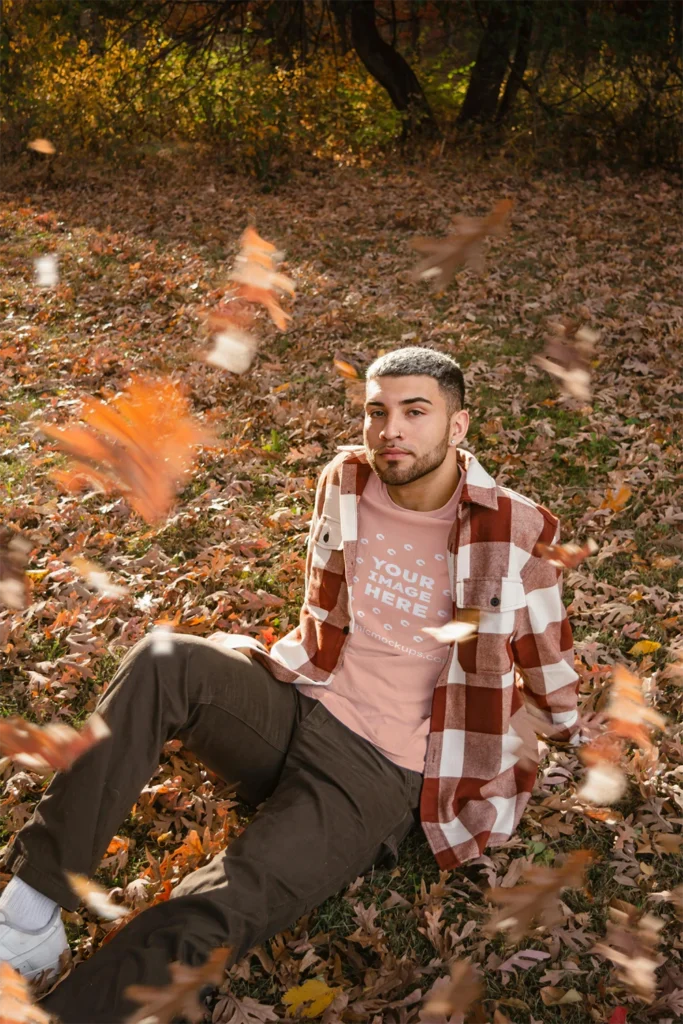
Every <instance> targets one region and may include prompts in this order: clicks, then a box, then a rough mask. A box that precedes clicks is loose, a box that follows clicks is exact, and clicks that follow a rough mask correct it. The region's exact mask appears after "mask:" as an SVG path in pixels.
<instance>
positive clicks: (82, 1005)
mask: <svg viewBox="0 0 683 1024" xmlns="http://www.w3.org/2000/svg"><path fill="white" fill-rule="evenodd" d="M98 711H99V712H100V714H101V715H102V716H103V718H104V719H105V720H106V722H107V723H108V725H109V727H110V729H111V736H110V737H108V738H107V739H106V740H104V742H102V743H100V744H99V745H98V746H97V747H94V748H93V749H92V750H90V751H89V752H88V753H87V754H85V755H84V756H83V757H82V758H81V759H80V760H79V761H77V762H76V764H75V765H74V767H73V768H72V769H71V771H69V772H63V773H58V774H57V775H55V777H54V779H53V780H52V782H51V783H50V785H49V787H48V789H47V790H46V792H45V795H44V796H43V799H42V800H41V801H40V803H39V805H38V807H37V809H36V812H35V814H34V815H33V817H32V818H31V820H30V821H29V822H28V823H27V824H26V826H25V827H24V828H23V829H22V830H21V831H20V832H19V833H18V834H17V836H16V839H15V842H14V845H13V847H12V852H11V854H10V856H9V858H8V868H9V869H10V870H13V871H15V872H16V873H17V874H18V875H19V877H20V878H23V879H24V881H26V882H28V883H29V885H32V886H33V887H34V888H36V889H38V890H39V891H40V892H42V893H45V894H46V895H48V896H50V897H51V898H52V899H54V900H56V901H57V902H58V903H60V904H61V905H62V906H63V907H65V908H67V909H69V910H74V909H75V908H76V906H77V905H78V902H79V901H78V899H77V898H76V897H74V895H73V893H72V892H71V890H70V889H69V888H68V886H67V885H66V883H65V880H64V876H63V872H64V870H68V871H73V872H77V873H80V874H85V875H92V874H93V873H94V872H95V871H96V870H97V868H98V865H99V863H100V861H101V859H102V857H103V855H104V853H105V851H106V849H107V846H108V844H109V842H110V840H111V838H112V836H113V835H114V833H115V832H116V829H117V828H118V826H119V825H120V823H121V821H122V820H123V819H124V818H125V817H126V815H127V814H128V813H129V811H130V808H131V806H132V804H133V803H134V802H135V801H136V800H137V798H138V796H139V794H140V790H141V789H142V787H143V786H144V785H145V784H146V783H147V782H148V781H149V779H150V777H151V776H152V775H153V773H154V772H155V770H156V768H157V766H158V764H159V755H160V751H161V748H162V747H163V745H164V743H166V742H167V741H168V740H170V739H173V738H175V737H178V738H180V739H181V740H182V741H183V744H184V745H185V746H186V747H188V748H189V749H190V750H191V751H193V753H194V754H195V755H196V756H197V757H198V758H199V759H200V760H201V761H202V762H203V763H204V764H205V765H206V766H207V767H209V768H211V769H212V770H213V771H214V772H216V773H217V774H218V775H220V776H221V777H222V778H223V779H225V780H226V781H228V782H231V783H232V782H234V783H236V784H237V785H236V789H237V793H238V795H239V796H240V797H242V798H243V799H244V800H246V801H248V802H249V803H252V804H261V803H262V802H264V801H265V803H264V804H263V806H262V807H261V808H260V809H259V810H258V811H257V813H256V815H255V816H254V818H253V820H252V821H251V822H250V823H249V825H248V826H247V828H246V829H245V830H244V832H243V833H242V834H241V835H240V836H239V837H238V838H236V839H234V840H233V841H232V842H231V843H230V845H229V847H228V848H227V849H226V850H225V851H224V852H222V853H220V854H218V855H217V856H216V857H214V859H213V860H212V861H211V862H210V863H209V864H207V865H206V866H205V867H202V868H199V869H197V870H196V871H194V872H192V873H190V874H189V875H188V876H187V877H186V878H184V879H183V881H182V882H181V883H180V884H179V885H178V886H177V888H176V889H175V890H174V891H173V896H172V898H171V900H169V901H168V902H166V903H160V904H157V905H156V906H153V907H150V908H149V909H148V910H145V911H143V913H142V914H139V915H138V916H137V917H135V918H133V920H132V921H130V923H129V924H127V925H126V926H125V927H124V928H123V929H122V930H121V932H120V933H119V934H118V935H117V936H115V937H114V938H113V939H112V941H111V942H110V943H108V944H107V945H106V946H103V947H102V948H101V949H100V950H98V951H97V952H96V953H95V954H94V956H92V957H91V958H90V959H89V960H88V961H86V962H85V963H84V964H82V965H80V966H78V967H76V968H75V970H74V971H73V972H72V973H71V974H70V975H69V976H68V977H67V978H66V980H65V981H64V982H62V984H61V985H59V986H58V987H57V989H55V991H54V992H53V993H52V994H51V995H50V996H48V997H47V999H46V1000H44V1002H43V1004H42V1005H43V1006H44V1008H45V1009H46V1010H49V1011H50V1012H52V1013H54V1014H56V1015H57V1016H58V1017H59V1018H60V1019H61V1020H62V1021H63V1022H64V1024H86V1022H87V1024H100V1022H102V1024H103V1022H117V1024H118V1022H120V1021H121V1020H123V1019H124V1018H125V1017H126V1016H127V1014H129V1013H131V1012H132V1011H133V1010H134V1008H135V1005H134V1004H132V1003H130V1002H129V1001H128V1000H127V999H125V998H124V995H123V992H124V989H125V988H126V986H127V985H132V984H135V983H137V984H144V985H164V984H166V983H167V982H168V981H169V979H170V975H169V971H168V964H169V963H170V962H171V961H174V960H180V961H182V962H184V963H188V964H193V965H195V964H200V963H202V962H203V961H204V960H205V959H206V956H207V955H208V953H209V951H210V950H212V949H214V948H216V947H218V946H224V945H229V946H232V947H233V949H234V957H233V959H234V960H236V959H238V958H240V957H242V956H244V955H245V954H246V953H247V952H248V950H249V949H251V948H252V947H253V946H256V945H259V944H260V943H262V942H264V941H265V940H266V939H268V938H270V937H272V936H273V935H275V934H276V933H277V932H279V931H281V930H283V929H285V928H288V927H290V926H291V925H292V924H294V922H295V921H296V920H297V919H298V918H299V917H300V916H301V915H302V914H304V913H306V912H307V911H309V910H311V909H312V908H313V907H315V906H317V905H318V904H320V903H321V902H322V901H323V900H325V899H326V898H327V897H328V896H331V895H333V894H334V893H336V892H338V891H339V890H340V889H341V888H343V887H344V886H346V885H347V884H349V883H350V882H351V881H353V879H354V878H356V877H357V876H358V875H360V874H362V873H363V872H365V871H367V870H368V868H370V867H371V866H372V865H373V864H386V863H387V861H389V862H392V861H393V862H394V863H395V856H396V850H397V845H398V843H399V842H400V841H401V839H402V838H403V837H404V836H405V835H406V834H407V833H408V831H409V830H410V827H411V825H412V824H413V822H414V821H415V820H416V812H417V807H418V804H419V793H420V788H421V784H422V776H421V775H420V774H419V773H418V772H413V771H408V770H407V769H403V768H400V767H398V766H397V765H395V764H393V763H392V762H391V761H389V760H388V759H387V758H385V757H384V756H383V755H382V754H380V753H379V751H378V750H377V749H376V748H375V747H373V746H372V744H371V743H369V742H368V741H366V740H364V739H362V738H361V737H359V736H357V735H356V734H355V733H354V732H352V731H351V730H350V729H348V728H347V727H346V726H344V725H342V723H341V722H339V721H338V720H337V719H336V718H334V716H332V715H331V714H330V713H329V712H328V711H327V710H326V709H325V707H324V706H323V704H322V703H320V702H319V701H316V700H312V699H311V698H309V697H306V696H304V695H303V694H300V693H299V692H298V690H297V689H296V687H295V686H293V685H290V684H287V683H280V682H278V681H277V680H275V679H273V677H272V676H271V675H270V674H269V673H268V672H267V671H266V670H265V669H264V668H263V667H262V666H261V665H259V664H258V663H256V662H252V661H251V660H250V659H249V658H248V657H246V656H245V655H243V654H240V653H237V652H234V651H227V650H224V649H221V648H220V647H218V646H217V645H216V644H214V643H211V642H209V641H208V640H203V639H199V638H196V637H188V636H182V635H178V636H176V637H175V642H174V645H173V652H172V654H166V655H159V654H155V652H154V650H153V648H152V645H151V643H150V641H149V640H144V641H142V642H141V643H139V644H138V645H137V646H136V647H135V648H134V649H133V650H131V651H130V652H129V654H128V655H127V657H126V658H125V659H124V661H123V662H122V664H121V666H120V667H119V669H118V671H117V673H116V676H115V677H114V679H113V680H112V682H111V684H110V686H109V688H108V689H107V691H106V693H105V694H104V696H103V698H102V700H101V701H100V703H99V706H98Z"/></svg>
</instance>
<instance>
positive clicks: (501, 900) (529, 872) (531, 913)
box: [484, 850, 595, 942]
mask: <svg viewBox="0 0 683 1024" xmlns="http://www.w3.org/2000/svg"><path fill="white" fill-rule="evenodd" d="M594 857H595V855H594V854H593V853H591V851H590V850H574V851H572V853H570V854H569V856H568V857H567V859H566V861H565V863H564V864H563V865H562V866H561V867H557V868H551V867H547V866H545V865H540V864H533V865H531V866H530V867H528V868H526V870H525V871H524V877H525V878H527V879H528V882H527V884H526V885H519V886H516V887H513V888H505V887H503V886H497V887H496V888H494V889H487V891H486V894H485V895H486V899H487V900H489V901H490V902H491V903H497V904H498V905H499V906H500V907H501V908H502V909H501V910H500V911H498V913H497V914H494V915H493V916H492V918H491V920H490V921H489V923H488V924H487V925H486V927H485V929H484V932H485V934H486V935H489V936H493V935H495V934H496V932H506V933H507V935H508V936H509V937H510V939H511V940H512V942H519V940H520V939H521V938H523V937H524V936H525V935H530V934H531V932H532V931H533V929H534V926H535V923H536V922H537V921H538V922H540V924H542V925H543V926H544V927H546V928H551V927H553V926H554V925H556V924H559V923H561V922H562V920H563V916H562V911H561V909H560V905H559V899H560V893H561V892H562V890H563V889H566V888H572V889H578V888H580V887H581V886H582V885H583V884H584V875H585V872H586V868H587V867H588V865H589V864H590V863H591V862H592V861H593V860H594Z"/></svg>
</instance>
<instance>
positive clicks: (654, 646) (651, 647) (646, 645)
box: [628, 640, 662, 654]
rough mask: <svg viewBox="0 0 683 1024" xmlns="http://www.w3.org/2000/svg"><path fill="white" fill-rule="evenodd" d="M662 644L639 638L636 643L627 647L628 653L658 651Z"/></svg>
mask: <svg viewBox="0 0 683 1024" xmlns="http://www.w3.org/2000/svg"><path fill="white" fill-rule="evenodd" d="M661 646H662V645H661V644H660V643H658V642H657V641H656V640H639V641H638V643H637V644H634V645H633V647H630V648H629V652H628V653H629V654H651V653H652V652H653V651H658V650H659V648H660V647H661Z"/></svg>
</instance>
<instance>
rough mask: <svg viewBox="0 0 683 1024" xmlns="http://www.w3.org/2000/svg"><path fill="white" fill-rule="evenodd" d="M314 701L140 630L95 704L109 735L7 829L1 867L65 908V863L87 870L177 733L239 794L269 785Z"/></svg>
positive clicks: (235, 659)
mask: <svg viewBox="0 0 683 1024" xmlns="http://www.w3.org/2000/svg"><path fill="white" fill-rule="evenodd" d="M314 705H315V701H312V700H310V699H309V698H306V697H304V696H303V695H300V694H299V693H298V692H297V690H296V687H294V686H291V685H288V684H286V683H281V682H278V681H277V680H276V679H274V678H273V677H272V676H271V675H270V674H269V673H268V672H267V670H266V669H264V668H263V667H262V666H261V665H259V664H258V663H257V662H253V661H251V659H250V658H248V657H246V656H245V655H244V654H239V653H237V652H235V651H228V650H225V649H224V648H220V647H219V646H218V645H216V644H213V643H211V642H209V641H207V640H204V639H200V638H198V637H192V636H183V635H177V636H175V637H174V642H173V647H172V653H170V654H167V655H159V654H156V653H155V651H154V647H153V645H152V643H151V641H150V640H149V639H145V640H143V641H142V642H141V643H139V644H137V645H136V646H135V647H134V648H133V650H131V651H130V652H129V653H128V655H127V656H126V658H125V659H124V661H123V662H122V663H121V665H120V667H119V669H118V671H117V673H116V675H115V676H114V678H113V680H112V682H111V684H110V686H109V688H108V689H107V690H106V692H105V694H104V695H103V697H102V699H101V700H100V701H99V703H98V706H97V710H98V711H99V713H100V714H101V715H102V717H103V718H104V720H105V721H106V722H107V724H108V725H109V728H110V729H111V736H109V737H107V739H105V740H104V741H103V742H101V743H100V744H98V745H97V746H96V747H93V748H92V750H90V751H88V753H86V754H84V755H83V757H81V758H80V759H79V760H78V761H77V762H76V764H75V765H74V766H73V768H71V770H70V771H68V772H59V773H57V774H56V775H55V777H54V778H53V780H52V782H51V783H50V785H49V786H48V788H47V790H46V792H45V794H44V796H43V798H42V800H41V801H40V803H39V804H38V806H37V808H36V810H35V812H34V814H33V817H32V818H31V819H30V821H28V822H27V824H26V825H25V826H24V827H23V828H22V829H21V831H20V832H18V833H17V835H16V837H15V841H14V844H13V846H12V849H11V851H10V853H9V855H8V857H7V862H6V863H7V868H8V869H10V870H13V871H14V872H15V873H16V874H18V875H19V877H20V878H22V879H23V880H24V881H25V882H27V883H28V884H29V885H32V886H33V887H34V888H35V889H38V890H39V892H42V893H44V894H45V895H46V896H50V897H51V898H52V899H54V900H56V901H57V902H58V903H60V904H61V905H62V906H63V907H65V908H66V909H67V910H75V909H76V907H77V906H78V903H79V899H78V897H77V896H74V894H73V893H72V891H71V889H70V888H69V887H68V885H67V884H66V882H65V880H64V874H63V872H64V871H65V870H68V871H72V872H75V873H78V874H85V875H92V874H93V873H94V872H95V871H96V870H97V867H98V865H99V863H100V861H101V860H102V857H103V855H104V853H105V851H106V849H107V846H108V845H109V842H110V841H111V837H112V836H113V835H114V833H115V832H116V829H117V828H118V827H119V825H120V824H121V821H122V820H123V819H124V818H125V817H126V815H127V814H128V813H129V812H130V809H131V807H132V805H133V804H134V803H135V801H136V800H137V799H138V797H139V795H140V790H141V789H142V787H143V786H144V785H145V784H146V783H147V782H148V781H149V779H150V777H151V776H152V775H153V773H154V772H155V770H156V768H157V767H158V764H159V755H160V751H161V748H162V747H163V745H164V743H166V742H167V741H168V740H170V739H172V738H174V737H180V738H181V739H182V740H183V742H184V743H185V744H186V745H187V746H188V747H189V748H190V749H191V750H193V752H194V753H195V754H196V755H197V756H198V757H199V758H200V760H201V761H202V762H203V763H204V764H206V765H207V766H208V767H209V768H211V769H212V770H214V771H216V772H217V773H218V774H219V775H220V776H221V777H222V778H224V779H226V781H228V782H235V783H237V784H238V785H237V791H238V793H239V794H240V796H242V797H243V798H244V799H246V800H247V801H249V802H253V803H259V802H260V801H262V800H264V799H265V798H266V797H267V796H268V795H269V794H270V793H271V792H272V791H273V789H274V788H275V785H276V783H277V781H278V779H279V777H280V772H281V771H282V768H283V765H284V761H285V755H286V751H287V748H288V746H289V742H290V739H291V736H292V732H293V730H294V727H295V725H296V722H297V721H298V719H299V718H300V717H301V715H302V714H304V713H306V711H307V710H308V708H309V707H313V706H314Z"/></svg>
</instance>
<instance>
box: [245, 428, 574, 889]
mask: <svg viewBox="0 0 683 1024" xmlns="http://www.w3.org/2000/svg"><path fill="white" fill-rule="evenodd" d="M457 456H458V463H459V466H460V469H461V472H464V473H465V483H464V486H463V491H462V499H461V501H460V504H459V506H458V511H457V516H456V518H455V520H454V522H453V526H452V528H451V531H450V534H449V537H448V569H449V575H450V580H451V589H452V593H453V595H454V600H453V618H454V619H457V618H458V617H463V613H464V612H465V609H477V611H478V612H479V629H478V632H477V634H476V636H475V637H474V638H473V639H470V640H468V641H467V642H465V643H462V644H455V645H453V646H452V648H451V650H450V653H449V658H448V661H447V664H446V665H445V666H444V668H443V669H442V671H441V673H440V675H439V677H438V679H437V681H436V684H435V688H434V697H433V701H432V713H431V731H430V734H429V740H428V745H427V756H426V762H425V769H424V784H423V786H422V795H421V799H420V818H421V822H422V827H423V829H424V832H425V834H426V836H427V839H428V841H429V844H430V846H431V848H432V850H433V852H434V855H435V857H436V859H437V862H438V863H439V866H440V867H441V868H444V869H446V868H454V867H457V866H458V865H459V864H462V863H463V862H464V861H467V860H470V859H472V858H473V857H478V856H480V855H481V854H482V853H483V851H484V849H485V848H486V847H487V846H497V845H500V844H501V843H505V842H506V841H507V840H508V839H509V838H510V837H511V835H512V834H513V832H514V830H515V828H516V827H517V824H518V822H519V820H520V818H521V816H522V812H523V811H524V808H525V806H526V804H527V801H528V799H529V795H530V793H531V790H532V787H533V784H534V780H535V778H536V766H535V765H532V764H530V763H529V761H528V759H527V760H524V761H522V762H520V759H519V757H518V750H519V748H520V746H521V737H522V735H527V736H528V733H529V729H528V722H529V719H528V718H527V717H526V714H527V713H526V711H525V704H526V705H527V706H528V707H529V709H530V710H531V711H532V712H533V715H532V718H533V719H534V720H535V725H536V727H537V728H538V726H539V721H540V722H541V723H542V725H541V728H542V731H543V733H544V735H546V736H548V737H552V738H555V739H559V740H569V739H571V738H572V736H573V735H574V733H575V732H576V729H577V723H578V714H577V706H576V704H577V689H578V686H577V683H578V675H577V673H576V671H575V670H574V649H573V639H572V631H571V627H570V624H569V620H568V618H567V613H566V610H565V607H564V604H563V603H562V579H561V572H560V570H558V569H556V568H554V567H553V566H552V565H550V564H549V562H547V561H545V560H543V559H541V558H538V557H537V556H535V555H533V554H532V552H533V550H534V546H535V545H536V543H537V542H538V541H542V542H543V543H545V544H551V543H557V542H558V541H559V520H558V519H557V517H556V516H554V515H553V514H552V513H551V512H549V511H548V509H546V508H544V507H543V506H542V505H538V504H536V502H534V501H531V500H530V499H529V498H525V497H524V496H523V495H521V494H518V493H517V492H516V491H512V490H510V489H509V488H507V487H500V486H498V485H497V484H496V482H495V480H494V479H493V478H492V477H491V476H489V474H488V473H487V472H486V470H485V469H484V468H483V467H482V466H481V464H480V463H479V462H478V461H477V459H476V458H475V457H474V456H473V455H472V454H471V453H470V452H467V451H466V450H465V449H462V448H459V449H458V450H457ZM371 472H372V469H371V467H370V465H369V463H368V461H367V457H366V454H365V449H364V448H363V447H359V446H347V447H345V448H342V449H340V454H338V455H337V456H335V458H334V459H332V461H331V462H330V463H328V464H327V466H325V467H324V469H323V470H322V472H321V474H320V479H319V482H318V488H317V492H316V498H315V508H314V511H313V517H312V520H311V529H310V534H309V543H308V556H307V559H306V594H305V599H304V604H303V607H302V609H301V617H300V622H299V625H298V626H297V627H296V629H294V630H292V631H291V632H290V633H288V634H287V635H286V636H285V637H283V638H282V639H281V640H278V641H277V643H276V644H274V646H273V647H272V649H271V652H270V654H268V653H267V652H266V650H265V648H263V647H262V645H260V644H258V643H254V642H253V641H252V643H251V644H250V646H252V647H254V648H255V649H254V651H253V655H254V657H255V658H256V659H257V660H259V661H260V662H261V663H262V664H263V665H264V666H265V667H266V668H267V669H268V671H269V672H270V673H271V674H272V675H273V676H274V677H275V678H276V679H279V680H281V681H283V682H289V683H311V682H312V683H318V684H320V685H322V686H325V685H329V684H330V683H331V682H332V680H333V678H334V674H335V672H336V671H337V670H338V669H339V668H340V667H341V665H342V662H343V659H344V648H345V646H346V644H347V642H348V636H349V634H350V633H351V632H353V621H352V593H353V575H354V567H355V561H356V543H357V536H358V532H357V519H358V513H357V509H358V502H359V501H360V497H361V495H362V493H363V489H364V487H365V485H366V483H367V481H368V478H369V476H370V473H371ZM465 617H466V616H465ZM231 640H233V641H234V640H235V637H232V636H231ZM525 724H526V728H525Z"/></svg>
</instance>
